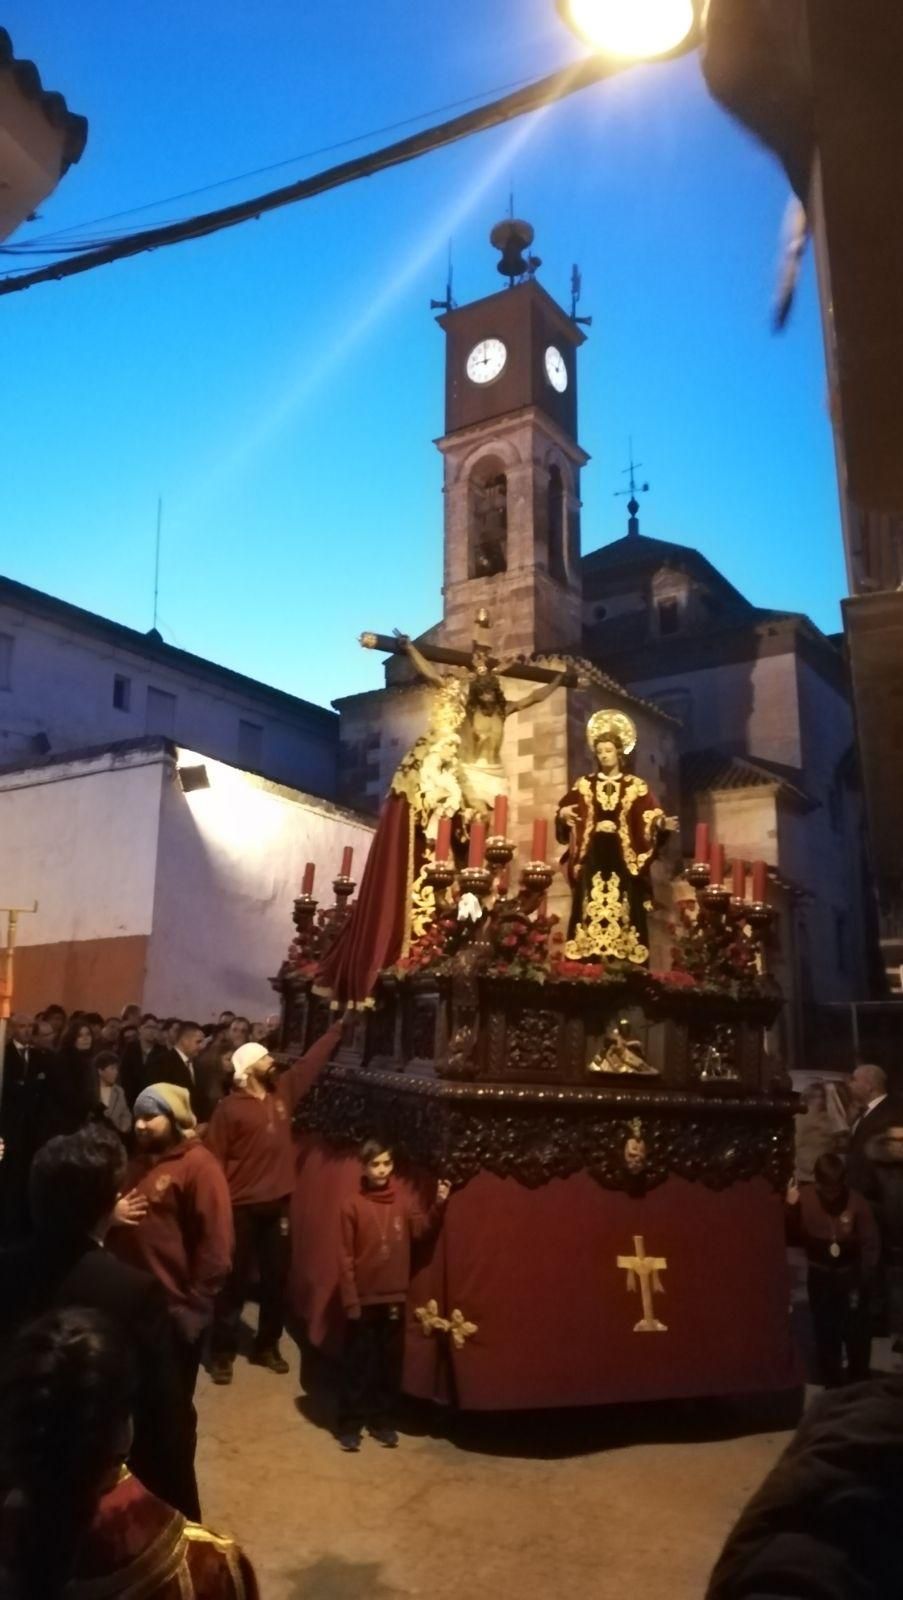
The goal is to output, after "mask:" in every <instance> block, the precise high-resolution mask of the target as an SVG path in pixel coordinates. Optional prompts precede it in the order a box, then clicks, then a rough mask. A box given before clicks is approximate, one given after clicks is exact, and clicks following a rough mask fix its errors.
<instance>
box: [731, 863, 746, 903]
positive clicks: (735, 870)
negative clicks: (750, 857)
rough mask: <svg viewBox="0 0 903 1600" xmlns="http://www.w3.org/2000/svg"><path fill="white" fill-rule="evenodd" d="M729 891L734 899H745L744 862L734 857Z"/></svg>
mask: <svg viewBox="0 0 903 1600" xmlns="http://www.w3.org/2000/svg"><path fill="white" fill-rule="evenodd" d="M731 893H732V894H733V897H734V899H735V900H745V899H746V862H745V861H738V860H737V858H736V856H735V857H734V861H733V865H732V867H731Z"/></svg>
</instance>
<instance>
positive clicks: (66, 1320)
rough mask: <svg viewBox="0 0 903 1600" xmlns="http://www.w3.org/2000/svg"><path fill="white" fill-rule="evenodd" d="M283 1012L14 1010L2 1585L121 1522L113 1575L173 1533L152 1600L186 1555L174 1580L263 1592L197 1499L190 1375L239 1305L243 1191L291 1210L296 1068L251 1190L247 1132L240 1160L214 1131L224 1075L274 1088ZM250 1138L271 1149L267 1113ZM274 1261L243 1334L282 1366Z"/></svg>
mask: <svg viewBox="0 0 903 1600" xmlns="http://www.w3.org/2000/svg"><path fill="white" fill-rule="evenodd" d="M272 1034H273V1019H270V1021H269V1022H267V1023H258V1024H254V1023H252V1022H251V1021H250V1020H249V1019H248V1018H246V1017H240V1016H235V1015H234V1013H232V1012H231V1011H227V1012H222V1013H221V1014H220V1016H219V1017H218V1019H217V1021H216V1022H215V1023H211V1024H209V1025H208V1026H206V1027H204V1026H201V1025H199V1024H198V1023H196V1022H194V1021H192V1020H191V1019H182V1018H176V1017H165V1018H161V1017H157V1016H154V1015H152V1014H149V1013H145V1012H142V1011H141V1010H140V1008H139V1007H138V1006H126V1007H125V1008H124V1010H123V1012H122V1014H121V1015H120V1016H119V1017H106V1018H104V1017H103V1016H101V1015H100V1014H99V1013H96V1012H76V1013H75V1014H73V1015H71V1016H67V1015H66V1013H65V1012H64V1011H63V1009H62V1007H61V1006H56V1005H53V1006H49V1007H47V1008H46V1009H45V1010H44V1011H43V1012H41V1013H40V1014H39V1015H38V1016H37V1017H35V1018H34V1019H32V1018H30V1017H27V1016H24V1015H21V1014H17V1015H14V1016H13V1017H12V1019H11V1022H10V1027H9V1031H8V1037H7V1042H6V1046H5V1050H4V1058H3V1080H2V1094H0V1244H2V1245H3V1246H4V1248H3V1249H0V1357H3V1358H4V1361H3V1367H4V1372H5V1373H6V1376H5V1377H0V1595H2V1596H3V1597H4V1600H5V1596H6V1595H7V1594H10V1595H15V1596H16V1597H17V1600H19V1597H21V1600H26V1597H28V1600H30V1597H31V1596H34V1597H35V1600H37V1597H40V1600H52V1597H53V1596H54V1595H56V1594H62V1593H64V1592H65V1593H67V1594H68V1593H69V1583H70V1580H71V1579H72V1577H73V1576H78V1575H82V1574H87V1573H88V1572H93V1570H94V1568H93V1563H94V1561H95V1560H96V1559H101V1558H102V1560H103V1561H104V1562H106V1561H107V1560H108V1558H109V1555H110V1549H111V1546H110V1538H111V1532H112V1533H113V1534H114V1535H115V1539H116V1541H119V1542H117V1545H116V1548H117V1551H118V1555H117V1561H118V1560H119V1559H120V1557H121V1559H122V1563H123V1564H122V1571H121V1572H120V1573H118V1576H119V1577H121V1578H122V1580H123V1582H125V1581H126V1580H127V1578H128V1574H129V1571H130V1564H131V1562H132V1560H134V1562H135V1563H136V1564H138V1565H140V1566H141V1569H142V1571H144V1568H145V1566H146V1564H147V1562H148V1561H149V1560H150V1558H151V1556H152V1555H153V1554H154V1553H155V1552H158V1551H161V1550H162V1549H163V1547H164V1546H165V1551H166V1556H165V1560H163V1559H161V1566H160V1574H159V1576H160V1586H159V1588H157V1587H154V1586H153V1585H152V1584H150V1585H145V1586H144V1587H142V1588H141V1593H142V1594H143V1595H146V1596H147V1597H148V1600H152V1597H153V1600H156V1596H157V1595H158V1594H159V1595H160V1597H161V1600H162V1596H163V1595H164V1594H165V1595H166V1596H168V1595H169V1594H170V1592H171V1588H170V1587H169V1586H170V1585H171V1584H172V1582H173V1580H174V1578H176V1577H177V1580H178V1585H179V1587H178V1589H177V1591H172V1592H178V1593H180V1594H181V1593H186V1592H190V1593H192V1594H196V1595H198V1596H199V1597H204V1600H206V1596H207V1595H208V1594H209V1596H210V1597H211V1600H213V1597H214V1596H215V1597H216V1600H226V1597H227V1596H228V1597H229V1600H232V1597H233V1596H235V1597H236V1600H237V1596H238V1594H247V1595H251V1594H253V1593H255V1592H256V1590H255V1588H254V1580H253V1574H252V1573H251V1571H250V1569H249V1568H248V1566H247V1563H246V1561H245V1559H244V1557H243V1556H242V1555H241V1553H240V1552H238V1551H236V1550H235V1549H231V1550H230V1549H228V1541H222V1540H217V1539H216V1538H214V1537H212V1536H210V1535H209V1534H208V1533H207V1532H206V1530H205V1529H204V1528H203V1525H202V1524H201V1521H200V1517H201V1509H200V1504H199V1500H198V1491H197V1482H196V1478H195V1469H194V1456H195V1445H196V1414H195V1409H194V1389H195V1384H196V1380H197V1374H198V1367H199V1365H200V1361H201V1357H202V1353H203V1348H204V1344H205V1340H206V1338H207V1337H208V1336H209V1334H210V1331H211V1329H212V1328H213V1327H214V1326H215V1324H216V1322H217V1317H218V1316H219V1318H220V1319H221V1320H224V1319H225V1318H226V1317H228V1319H229V1321H230V1327H231V1324H232V1322H233V1321H234V1320H235V1319H236V1316H237V1314H238V1313H240V1310H241V1300H242V1299H243V1297H244V1291H245V1289H246V1286H247V1278H248V1274H249V1270H250V1266H251V1262H250V1260H249V1258H248V1253H247V1251H245V1256H244V1259H243V1260H242V1262H241V1263H240V1274H238V1275H237V1274H236V1261H235V1238H236V1232H237V1231H238V1230H239V1228H241V1230H242V1231H243V1232H244V1233H246V1232H247V1229H248V1218H247V1217H246V1216H245V1211H246V1210H247V1211H252V1210H253V1211H254V1212H255V1220H256V1224H257V1226H258V1227H259V1226H260V1220H259V1218H257V1213H258V1212H261V1211H262V1212H263V1213H265V1214H266V1217H267V1218H269V1217H273V1218H275V1223H274V1224H273V1225H274V1226H275V1228H276V1231H277V1232H280V1231H285V1227H284V1224H283V1219H286V1220H287V1202H288V1190H289V1189H290V1187H291V1177H292V1172H293V1166H292V1160H291V1132H290V1127H291V1115H290V1107H291V1104H292V1102H291V1100H290V1095H291V1084H292V1082H293V1073H292V1070H291V1069H289V1071H288V1072H287V1073H285V1074H284V1079H283V1081H282V1084H281V1093H280V1105H283V1102H285V1103H286V1105H287V1106H288V1107H289V1109H284V1110H283V1111H282V1112H281V1114H280V1118H279V1120H278V1135H279V1139H278V1140H277V1141H276V1142H277V1143H280V1144H284V1145H285V1150H284V1151H282V1159H281V1161H277V1162H276V1164H275V1166H270V1165H269V1164H268V1163H267V1162H264V1161H263V1160H262V1159H261V1156H260V1153H256V1155H255V1161H256V1169H257V1171H258V1180H257V1187H256V1188H255V1189H253V1191H252V1192H250V1193H245V1189H246V1188H247V1184H246V1180H245V1178H244V1175H243V1161H242V1157H241V1152H239V1159H238V1161H236V1159H235V1152H234V1151H233V1150H232V1148H231V1145H230V1141H229V1139H228V1138H224V1137H223V1134H222V1131H220V1132H219V1133H218V1134H217V1137H216V1153H214V1151H213V1149H212V1148H210V1147H209V1146H208V1139H207V1135H208V1130H209V1129H211V1128H212V1129H213V1130H216V1129H217V1128H218V1127H219V1124H220V1121H221V1110H222V1107H221V1103H222V1102H223V1101H224V1100H226V1099H227V1098H229V1097H230V1096H231V1095H232V1090H233V1086H234V1090H235V1093H236V1094H237V1093H238V1092H239V1090H240V1092H241V1093H242V1094H243V1095H245V1096H248V1095H253V1096H255V1097H256V1099H255V1104H258V1103H259V1105H260V1108H261V1121H262V1122H263V1121H265V1119H266V1112H267V1105H268V1103H269V1100H270V1098H271V1097H272V1096H275V1095H276V1093H277V1084H276V1070H275V1064H274V1062H273V1059H272V1056H271V1054H270V1048H269V1043H268V1042H263V1041H264V1040H266V1041H269V1039H270V1038H271V1036H272ZM233 1079H234V1085H233ZM252 1079H253V1081H252ZM218 1111H219V1112H220V1115H219V1116H218V1114H217V1113H218ZM251 1131H252V1132H253V1131H254V1130H253V1129H252V1130H251ZM258 1143H260V1144H261V1145H265V1146H266V1154H267V1156H268V1157H269V1156H271V1155H272V1154H273V1153H274V1141H273V1140H272V1139H271V1138H270V1139H268V1138H267V1130H266V1129H265V1128H264V1127H263V1126H262V1127H261V1137H260V1139H258ZM236 1180H238V1181H237V1182H236ZM242 1184H244V1188H242ZM274 1186H275V1187H274ZM284 1264H285V1258H284V1252H283V1254H282V1256H280V1258H279V1260H278V1262H276V1263H274V1264H273V1265H272V1266H271V1267H270V1272H269V1278H268V1287H269V1292H270V1302H271V1304H270V1307H269V1309H270V1316H269V1322H268V1324H267V1326H266V1327H265V1329H264V1335H265V1342H266V1348H262V1347H260V1338H259V1337H258V1342H257V1345H255V1349H254V1351H253V1353H252V1355H251V1359H254V1360H257V1362H258V1364H260V1365H264V1366H268V1367H269V1368H270V1369H271V1370H272V1371H275V1372H277V1373H280V1372H281V1373H285V1372H287V1371H288V1364H287V1363H286V1362H285V1360H284V1359H283V1357H282V1355H281V1352H280V1351H279V1348H278V1340H279V1336H280V1335H281V1332H282V1320H281V1311H282V1301H283V1296H284ZM239 1279H240V1281H239ZM233 1280H234V1281H233ZM225 1296H228V1302H227V1303H226V1300H225V1299H224V1297H225ZM10 1373H12V1374H13V1377H12V1378H10V1376H9V1374H10ZM98 1385H101V1386H106V1392H105V1394H101V1393H100V1392H99V1391H98ZM72 1428H76V1429H77V1430H79V1431H78V1432H76V1433H74V1434H73V1433H72V1431H71V1430H72ZM126 1464H127V1466H128V1468H131V1469H134V1474H135V1476H134V1477H132V1476H131V1474H130V1473H129V1472H128V1471H127V1470H126ZM111 1469H112V1470H111ZM123 1518H124V1519H125V1520H126V1521H127V1523H128V1527H129V1530H130V1541H131V1544H133V1545H134V1548H131V1547H130V1549H129V1551H128V1552H126V1551H125V1550H124V1548H122V1547H121V1540H120V1535H121V1531H122V1530H121V1524H122V1521H123ZM126 1555H128V1560H126ZM108 1576H110V1577H112V1574H108ZM111 1592H112V1591H111ZM116 1592H117V1593H119V1592H120V1591H119V1589H117V1590H116ZM122 1592H123V1593H125V1592H129V1593H131V1592H132V1591H131V1589H128V1591H126V1589H125V1588H123V1590H122Z"/></svg>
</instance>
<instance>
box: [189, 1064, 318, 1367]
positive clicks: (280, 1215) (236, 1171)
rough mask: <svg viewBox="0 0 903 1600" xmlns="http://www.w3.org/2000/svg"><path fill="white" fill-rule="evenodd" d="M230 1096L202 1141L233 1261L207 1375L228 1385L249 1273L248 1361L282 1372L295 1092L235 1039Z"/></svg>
mask: <svg viewBox="0 0 903 1600" xmlns="http://www.w3.org/2000/svg"><path fill="white" fill-rule="evenodd" d="M232 1068H233V1071H234V1074H235V1076H234V1078H233V1083H232V1093H231V1094H228V1095H226V1096H225V1098H224V1099H222V1100H220V1101H219V1102H218V1103H217V1105H216V1106H215V1108H214V1111H213V1115H212V1117H211V1118H210V1123H209V1125H208V1128H207V1134H206V1142H207V1145H208V1147H209V1149H210V1150H212V1152H213V1154H214V1155H215V1156H216V1157H217V1158H218V1160H219V1161H221V1162H222V1166H223V1170H224V1171H225V1174H226V1181H227V1183H228V1185H229V1193H230V1195H231V1197H232V1215H233V1219H234V1225H235V1260H234V1263H233V1267H232V1272H231V1275H230V1277H229V1281H228V1282H227V1284H226V1285H225V1287H224V1289H223V1291H222V1293H221V1294H220V1296H219V1298H218V1300H217V1304H216V1316H215V1318H214V1323H213V1335H212V1338H211V1345H210V1348H211V1358H212V1359H211V1367H210V1375H211V1377H212V1378H213V1381H214V1383H220V1384H225V1383H231V1382H232V1364H233V1362H234V1360H235V1356H236V1353H237V1351H238V1334H239V1327H240V1323H241V1313H242V1307H243V1306H244V1302H245V1299H246V1296H247V1292H248V1287H249V1282H250V1278H251V1271H252V1268H253V1266H254V1265H255V1264H256V1266H257V1271H258V1275H259V1279H260V1319H259V1322H258V1326H257V1335H256V1338H255V1341H254V1348H253V1351H252V1354H251V1357H250V1359H251V1361H252V1362H253V1363H254V1364H255V1365H256V1366H261V1367H267V1368H269V1370H270V1371H271V1372H278V1373H286V1372H288V1362H287V1361H286V1360H285V1358H284V1357H283V1355H282V1353H281V1351H280V1349H279V1340H280V1338H281V1337H282V1332H283V1328H284V1325H285V1282H286V1276H287V1273H288V1256H289V1238H288V1232H289V1229H288V1205H289V1197H290V1195H291V1192H292V1190H293V1188H294V1185H295V1150H294V1144H293V1141H292V1121H291V1119H292V1111H293V1109H294V1102H295V1099H296V1098H297V1094H298V1086H297V1085H296V1082H295V1074H294V1073H293V1071H292V1070H289V1071H288V1072H286V1073H284V1074H283V1076H282V1077H281V1078H279V1079H278V1080H277V1079H276V1070H275V1064H274V1062H273V1058H272V1056H271V1055H270V1054H269V1052H268V1050H267V1049H266V1047H265V1046H264V1045H262V1044H254V1043H248V1044H243V1045H241V1046H240V1047H239V1049H237V1050H236V1051H235V1052H234V1054H233V1056H232Z"/></svg>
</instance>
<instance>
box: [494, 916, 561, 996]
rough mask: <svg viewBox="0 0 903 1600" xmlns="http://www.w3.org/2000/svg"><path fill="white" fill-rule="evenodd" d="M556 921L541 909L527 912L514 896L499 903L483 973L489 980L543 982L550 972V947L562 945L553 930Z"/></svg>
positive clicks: (555, 926) (556, 923) (554, 917)
mask: <svg viewBox="0 0 903 1600" xmlns="http://www.w3.org/2000/svg"><path fill="white" fill-rule="evenodd" d="M558 921H559V919H558V917H556V916H549V915H548V913H547V912H545V911H542V910H539V911H535V912H533V913H530V912H528V911H526V910H525V909H524V907H523V905H522V904H521V901H520V899H518V898H517V897H515V898H514V899H512V900H500V901H499V902H498V904H497V905H496V906H495V908H494V910H493V913H492V919H491V922H490V928H489V942H490V951H491V954H490V958H489V962H488V964H487V966H486V967H485V969H484V970H485V971H486V972H487V973H489V974H490V975H491V976H492V977H506V978H528V979H530V980H532V982H534V983H545V981H546V979H547V978H548V977H549V975H550V972H551V961H550V945H551V944H560V943H561V934H560V933H556V931H555V930H556V928H557V925H558Z"/></svg>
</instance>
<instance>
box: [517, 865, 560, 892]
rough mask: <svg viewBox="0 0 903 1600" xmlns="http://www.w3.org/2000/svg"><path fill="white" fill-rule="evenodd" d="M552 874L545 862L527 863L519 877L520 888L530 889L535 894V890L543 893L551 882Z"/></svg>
mask: <svg viewBox="0 0 903 1600" xmlns="http://www.w3.org/2000/svg"><path fill="white" fill-rule="evenodd" d="M553 877H554V873H553V871H552V868H551V867H550V866H549V864H548V862H547V861H528V862H527V865H526V866H525V867H524V869H523V871H522V872H521V875H520V881H521V886H522V887H523V888H524V889H530V890H532V891H533V893H534V894H535V893H536V891H537V889H538V890H541V891H542V892H543V893H545V891H546V889H548V887H549V884H550V883H551V882H552V878H553Z"/></svg>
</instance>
